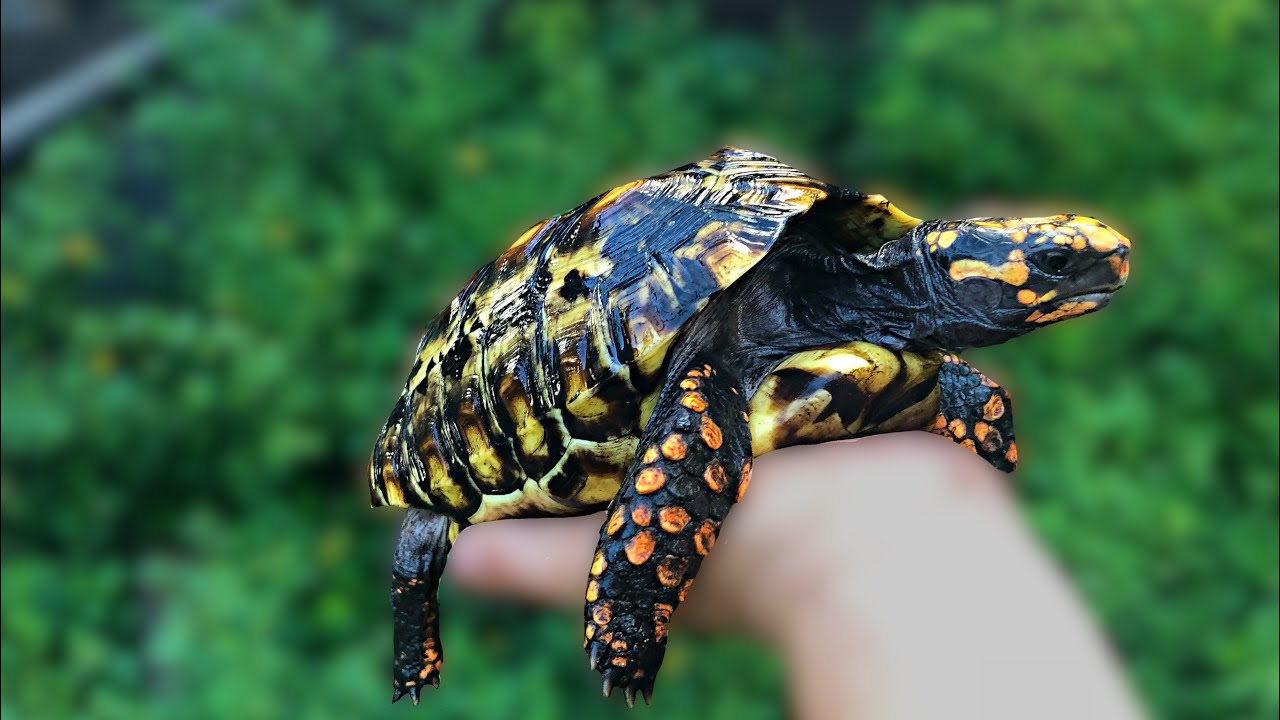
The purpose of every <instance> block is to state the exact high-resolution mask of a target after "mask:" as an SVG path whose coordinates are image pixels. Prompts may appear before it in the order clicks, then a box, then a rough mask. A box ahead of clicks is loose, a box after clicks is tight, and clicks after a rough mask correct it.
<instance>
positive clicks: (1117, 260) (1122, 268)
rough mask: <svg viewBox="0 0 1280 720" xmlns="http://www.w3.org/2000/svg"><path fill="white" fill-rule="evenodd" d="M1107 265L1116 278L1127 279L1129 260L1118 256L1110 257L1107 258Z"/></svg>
mask: <svg viewBox="0 0 1280 720" xmlns="http://www.w3.org/2000/svg"><path fill="white" fill-rule="evenodd" d="M1107 263H1108V264H1109V265H1111V270H1112V271H1113V272H1114V273H1115V274H1116V278H1118V279H1120V280H1124V279H1125V278H1127V277H1129V260H1128V259H1127V258H1122V257H1120V256H1119V255H1112V256H1111V257H1108V258H1107Z"/></svg>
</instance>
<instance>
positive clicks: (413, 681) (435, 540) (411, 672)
mask: <svg viewBox="0 0 1280 720" xmlns="http://www.w3.org/2000/svg"><path fill="white" fill-rule="evenodd" d="M455 535H457V528H456V527H455V523H454V521H453V520H451V519H449V518H448V517H447V516H445V515H441V514H439V513H435V512H431V511H430V510H410V511H409V514H408V515H406V516H405V519H404V524H403V525H401V526H400V542H399V544H397V545H396V553H395V565H394V567H393V569H392V571H391V615H392V619H393V621H394V630H393V643H394V648H395V669H394V671H393V678H394V687H395V689H394V691H393V693H392V696H391V702H395V701H397V700H399V699H400V698H402V697H404V695H405V693H408V694H409V697H411V698H412V699H413V704H414V705H417V704H418V697H419V695H420V694H421V692H422V688H423V686H425V685H427V684H430V685H433V686H435V687H439V686H440V666H441V664H442V663H443V662H444V653H443V649H442V648H441V645H440V610H439V601H438V600H437V598H436V590H437V589H438V588H439V586H440V574H441V573H443V572H444V563H445V559H446V558H447V557H448V555H449V548H450V547H451V546H452V537H453V536H455Z"/></svg>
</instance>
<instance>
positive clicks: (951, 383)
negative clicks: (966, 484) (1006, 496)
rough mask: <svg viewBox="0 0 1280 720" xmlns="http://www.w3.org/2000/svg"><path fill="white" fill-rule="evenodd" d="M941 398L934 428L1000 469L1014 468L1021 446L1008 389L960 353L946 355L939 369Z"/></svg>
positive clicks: (1016, 464)
mask: <svg viewBox="0 0 1280 720" xmlns="http://www.w3.org/2000/svg"><path fill="white" fill-rule="evenodd" d="M938 387H939V389H940V390H941V402H940V403H939V407H938V417H937V418H936V419H935V420H934V423H933V428H932V430H931V432H934V433H936V434H938V435H942V436H944V437H949V438H951V439H952V440H954V441H956V442H957V443H959V444H960V445H961V446H963V447H966V448H968V449H969V450H972V451H973V452H975V453H977V454H978V455H979V456H980V457H981V458H982V459H983V460H986V461H987V462H989V463H991V464H992V465H993V466H994V467H995V468H996V469H997V470H1000V471H1002V472H1007V473H1009V472H1013V471H1014V469H1015V468H1017V466H1018V446H1017V444H1016V443H1015V442H1014V439H1013V403H1012V402H1011V401H1010V399H1009V393H1008V392H1007V391H1006V390H1005V389H1004V388H1002V387H1000V386H999V385H997V384H996V383H995V381H994V380H991V379H990V378H988V377H987V376H986V375H983V374H982V373H981V372H979V371H978V370H976V369H974V368H973V366H971V365H970V364H969V363H967V362H965V361H964V360H961V359H960V358H959V356H957V355H950V354H948V355H944V356H943V357H942V367H941V368H940V369H939V371H938Z"/></svg>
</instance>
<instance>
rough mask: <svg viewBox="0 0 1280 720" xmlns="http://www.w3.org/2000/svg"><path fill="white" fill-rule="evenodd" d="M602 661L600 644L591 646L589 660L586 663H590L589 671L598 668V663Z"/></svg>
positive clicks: (602, 647) (602, 652)
mask: <svg viewBox="0 0 1280 720" xmlns="http://www.w3.org/2000/svg"><path fill="white" fill-rule="evenodd" d="M603 659H604V646H603V645H601V644H600V643H595V644H594V645H592V646H591V658H590V659H589V660H588V662H589V663H591V669H592V670H595V669H597V668H599V667H600V661H601V660H603Z"/></svg>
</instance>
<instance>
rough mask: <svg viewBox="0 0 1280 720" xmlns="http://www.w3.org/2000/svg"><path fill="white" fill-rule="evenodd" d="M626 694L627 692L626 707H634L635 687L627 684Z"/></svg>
mask: <svg viewBox="0 0 1280 720" xmlns="http://www.w3.org/2000/svg"><path fill="white" fill-rule="evenodd" d="M626 694H627V707H629V708H633V707H635V706H636V689H635V688H634V687H632V686H630V685H628V686H627V690H626Z"/></svg>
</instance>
